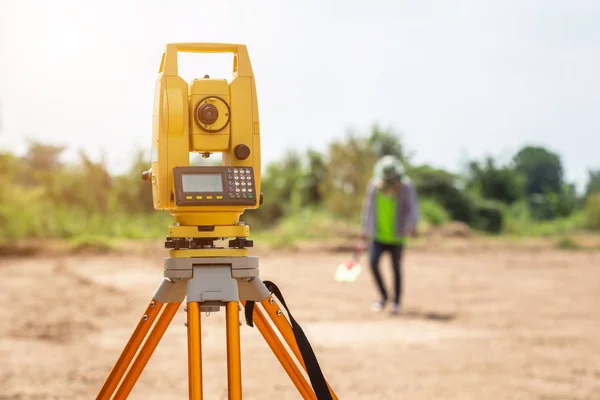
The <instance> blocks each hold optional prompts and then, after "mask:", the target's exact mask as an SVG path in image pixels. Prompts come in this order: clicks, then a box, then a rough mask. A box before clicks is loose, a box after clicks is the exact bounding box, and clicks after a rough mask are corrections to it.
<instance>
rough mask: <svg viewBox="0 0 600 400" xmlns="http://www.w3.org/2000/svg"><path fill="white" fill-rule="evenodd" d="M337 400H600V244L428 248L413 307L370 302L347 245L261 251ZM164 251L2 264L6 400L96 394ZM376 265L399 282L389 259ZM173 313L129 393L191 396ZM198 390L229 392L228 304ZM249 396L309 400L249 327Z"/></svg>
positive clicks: (412, 278) (412, 285) (415, 274)
mask: <svg viewBox="0 0 600 400" xmlns="http://www.w3.org/2000/svg"><path fill="white" fill-rule="evenodd" d="M254 253H255V254H257V255H259V257H260V269H261V276H262V278H263V279H265V280H266V279H268V280H271V281H273V282H275V283H276V284H277V285H278V286H279V287H280V289H281V290H282V292H283V294H284V296H285V298H286V301H287V303H288V305H289V307H290V309H291V312H292V314H293V315H294V317H295V318H296V319H297V320H298V321H299V322H300V324H301V325H302V327H303V328H304V331H305V332H306V333H307V335H308V337H309V339H310V341H311V344H312V346H313V348H314V350H315V352H316V354H317V357H318V359H319V362H320V365H321V367H322V369H323V371H324V373H325V376H326V378H327V380H328V381H329V383H330V384H331V386H332V387H333V388H334V390H335V392H336V394H337V395H338V397H339V398H340V399H342V400H352V399H361V400H367V399H401V398H402V399H590V400H592V399H600V252H593V251H570V252H569V251H558V250H552V249H526V248H517V247H515V248H500V247H498V248H496V247H493V248H477V247H473V249H472V250H470V249H469V246H468V245H465V246H462V247H461V248H460V249H458V250H456V249H454V250H453V249H445V248H441V247H434V246H432V247H421V248H417V249H412V250H411V251H408V252H407V253H406V257H405V262H404V278H405V280H404V289H405V295H404V312H403V314H402V315H400V316H395V317H394V316H391V315H389V313H388V312H387V311H384V312H382V313H378V314H376V313H373V312H371V310H370V305H371V302H372V301H373V300H375V298H376V293H375V290H374V285H373V282H372V278H371V275H370V271H369V270H368V269H367V268H364V267H365V266H366V260H365V259H363V260H362V262H363V271H362V274H361V275H360V276H359V278H358V280H357V281H356V282H353V283H338V282H335V281H334V279H333V276H334V272H335V268H336V267H337V265H338V264H339V263H341V262H344V261H346V260H347V258H348V257H349V254H348V253H332V252H323V251H318V250H313V251H304V252H302V251H301V252H289V253H283V252H265V251H261V250H258V249H257V250H255V251H254ZM165 255H166V253H165V252H163V251H162V250H161V249H157V248H156V247H152V246H148V247H147V248H144V249H142V251H136V252H132V253H130V254H85V253H82V254H75V255H73V254H71V255H65V254H49V255H48V254H46V255H44V254H42V255H36V256H27V257H23V256H20V257H13V258H3V259H0V273H1V276H2V283H1V285H0V288H1V290H0V321H1V322H0V361H1V362H0V399H1V400H9V399H10V400H17V399H18V400H33V399H36V400H37V399H61V400H64V399H92V398H95V396H96V394H97V393H98V391H99V389H100V387H101V386H102V384H103V382H104V380H105V379H106V377H107V375H108V373H109V371H110V369H111V368H112V366H113V364H114V362H115V361H116V360H117V358H118V356H119V354H120V352H121V350H122V348H123V346H124V345H125V343H126V342H127V340H128V338H129V336H130V335H131V333H132V331H133V328H134V327H135V325H136V324H137V322H138V320H139V318H140V316H141V314H142V313H143V311H144V309H145V308H146V306H147V304H148V302H149V300H150V298H151V296H152V294H153V292H154V290H155V288H156V286H157V285H158V284H159V282H160V281H161V279H162V257H164V256H165ZM382 268H383V270H384V272H385V276H386V278H387V282H388V286H391V280H390V278H391V274H390V271H389V269H390V268H389V261H388V259H387V258H384V261H383V264H382ZM184 321H185V313H184V311H183V307H182V308H181V309H180V310H179V312H178V313H177V315H176V316H175V319H174V320H173V323H172V324H171V325H170V327H169V329H168V330H167V332H166V334H165V336H164V337H163V339H162V341H161V342H160V344H159V346H158V348H157V349H156V351H155V353H154V355H153V356H152V358H151V359H150V362H149V363H148V365H147V366H146V368H145V370H144V372H143V374H142V375H141V377H140V379H139V381H138V383H137V385H136V386H135V388H134V390H133V392H132V394H131V396H130V397H129V398H131V399H147V400H150V399H184V398H187V347H186V340H187V339H186V328H185V326H184ZM202 338H203V357H204V363H203V371H204V377H203V381H204V398H205V399H208V400H210V399H226V398H227V389H226V388H227V375H226V371H227V369H226V361H225V360H226V358H225V327H224V312H223V311H221V312H219V313H213V314H211V315H210V316H208V317H207V316H204V315H203V328H202ZM241 340H242V344H241V345H242V370H243V393H244V399H300V398H301V397H300V395H299V394H298V392H297V391H296V389H295V387H294V386H293V384H292V382H291V380H290V379H289V378H288V377H287V375H286V374H285V372H284V371H283V369H282V368H281V366H280V365H279V363H278V361H277V359H276V358H275V356H274V355H273V353H272V352H271V351H270V350H269V348H268V346H267V345H266V343H265V341H264V340H263V338H262V336H261V335H260V334H259V332H258V331H257V329H256V328H251V327H248V326H246V325H243V326H242V327H241Z"/></svg>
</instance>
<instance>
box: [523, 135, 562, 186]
mask: <svg viewBox="0 0 600 400" xmlns="http://www.w3.org/2000/svg"><path fill="white" fill-rule="evenodd" d="M513 161H514V164H515V168H516V170H517V171H519V172H521V173H522V174H523V175H524V176H525V180H526V181H525V193H526V194H527V196H528V197H530V196H532V195H534V194H545V193H559V192H560V191H561V188H562V186H563V166H562V161H561V158H560V156H559V155H558V154H556V153H553V152H551V151H549V150H547V149H545V148H543V147H537V146H526V147H524V148H522V149H521V150H520V151H519V152H518V153H517V154H516V155H515V156H514V158H513Z"/></svg>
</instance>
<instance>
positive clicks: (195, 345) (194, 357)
mask: <svg viewBox="0 0 600 400" xmlns="http://www.w3.org/2000/svg"><path fill="white" fill-rule="evenodd" d="M187 321H188V326H187V329H188V385H189V395H190V400H202V337H201V331H202V325H201V318H200V304H199V303H196V302H192V303H188V305H187Z"/></svg>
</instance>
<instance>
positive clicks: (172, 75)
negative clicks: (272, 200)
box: [96, 43, 337, 400]
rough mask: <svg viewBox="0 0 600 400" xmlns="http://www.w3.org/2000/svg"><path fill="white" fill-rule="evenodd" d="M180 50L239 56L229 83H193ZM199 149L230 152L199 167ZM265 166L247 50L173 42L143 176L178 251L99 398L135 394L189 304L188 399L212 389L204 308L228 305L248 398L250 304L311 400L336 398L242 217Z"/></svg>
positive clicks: (237, 386) (234, 359)
mask: <svg viewBox="0 0 600 400" xmlns="http://www.w3.org/2000/svg"><path fill="white" fill-rule="evenodd" d="M178 52H192V53H233V77H232V80H231V81H230V82H228V81H227V80H226V79H215V78H210V77H209V76H207V75H205V76H204V77H203V78H198V79H193V80H192V81H191V82H189V83H186V82H185V81H184V80H183V79H182V78H181V77H180V76H179V75H178V66H177V61H178V60H177V55H178ZM191 152H195V153H199V154H202V155H203V156H204V157H206V158H208V157H209V156H210V155H211V154H213V153H222V163H221V165H220V166H190V163H189V154H190V153H191ZM260 165H261V162H260V125H259V119H258V102H257V96H256V87H255V82H254V74H253V72H252V66H251V64H250V58H249V57H248V51H247V48H246V46H245V45H241V44H223V43H170V44H167V45H166V47H165V51H164V53H163V55H162V60H161V63H160V68H159V73H158V78H157V80H156V86H155V92H154V111H153V119H152V156H151V168H150V169H149V170H147V171H144V172H143V173H142V178H143V179H144V180H146V181H148V182H149V183H151V184H152V198H153V203H154V208H155V209H156V210H167V211H168V212H169V213H170V214H171V216H172V217H173V220H174V222H173V225H172V226H170V227H169V229H168V234H167V237H166V241H165V247H166V248H167V249H169V257H166V258H165V260H164V277H163V280H162V282H160V284H159V285H158V287H157V289H156V290H155V292H154V294H153V296H152V299H151V301H150V304H149V305H148V307H147V308H146V310H145V311H144V313H143V315H142V317H141V319H140V321H139V323H138V325H137V327H136V328H135V330H134V331H133V334H132V335H131V337H130V338H129V341H128V342H127V344H126V345H125V348H124V349H123V351H122V353H121V355H120V357H119V358H118V360H117V361H116V363H115V364H114V366H113V368H112V370H111V372H110V374H109V376H108V378H107V379H106V381H105V383H104V385H103V386H102V388H101V390H100V392H99V393H98V396H97V397H96V399H97V400H107V399H126V398H127V397H128V396H129V394H130V393H131V391H132V389H133V387H134V386H135V384H136V382H137V380H138V378H139V376H140V375H141V374H142V372H143V370H144V368H145V366H146V364H147V363H148V361H149V360H150V358H151V356H152V353H153V352H154V350H155V348H156V346H157V345H158V343H159V342H160V340H161V338H162V336H163V334H164V333H165V331H166V330H167V328H168V326H169V325H170V323H171V321H172V319H173V317H174V316H175V313H176V312H177V310H178V309H179V307H180V305H181V304H182V303H183V302H184V301H185V302H186V306H185V311H186V313H187V324H186V325H187V347H188V349H187V350H188V391H189V399H190V400H201V399H202V396H203V389H202V369H203V365H202V342H201V327H202V319H201V313H202V312H216V311H219V310H220V309H221V308H225V315H226V323H225V325H226V326H225V331H226V340H227V347H226V348H227V382H228V398H229V399H230V400H239V399H241V398H242V378H241V376H242V374H241V355H240V352H241V351H240V325H241V324H240V322H239V321H240V311H241V310H242V309H243V310H244V314H245V319H246V323H247V324H248V325H249V326H254V325H256V327H257V328H258V330H259V331H260V333H261V335H262V336H263V338H264V339H265V341H266V343H267V344H268V345H269V347H270V348H271V351H272V352H273V353H274V355H275V356H276V357H277V359H278V360H279V362H280V364H281V366H282V367H283V368H284V370H285V371H286V373H287V374H288V376H289V377H290V379H291V380H292V382H293V384H294V385H295V386H296V388H297V390H298V391H299V393H300V394H301V395H302V397H303V398H304V399H316V400H322V399H326V400H332V399H336V400H337V397H336V395H335V393H334V392H333V390H332V389H331V387H330V386H329V384H328V383H327V381H326V380H325V378H324V376H323V373H322V371H321V368H320V366H319V363H318V361H317V358H316V356H315V354H314V352H313V350H312V348H311V346H310V343H309V341H308V339H307V338H306V335H305V334H304V332H303V331H302V329H301V327H300V325H299V324H298V323H297V321H296V320H295V319H294V318H293V316H292V315H291V313H290V312H289V309H288V308H287V305H286V303H285V299H284V298H283V296H282V294H281V292H280V290H279V288H278V287H277V286H276V285H275V284H274V283H273V282H269V281H264V282H263V281H262V280H261V278H260V276H259V265H258V264H259V262H258V257H255V256H249V255H248V248H250V247H252V245H253V242H252V240H249V239H248V237H249V235H250V229H249V227H248V226H247V225H245V224H244V223H242V222H240V220H239V219H240V217H241V215H242V214H243V213H244V211H245V210H250V209H257V208H258V207H259V206H260V205H261V204H262V194H261V191H260V183H261V179H260V178H261V177H260V173H261V170H260ZM219 241H228V245H227V247H219V246H218V243H217V242H219ZM280 304H281V305H282V306H283V308H285V310H286V311H287V315H288V316H287V317H286V315H285V314H284V312H283V310H282V309H281V307H280ZM261 309H262V310H261ZM263 310H264V311H263ZM271 323H272V324H271ZM277 332H279V334H280V335H281V337H282V338H283V340H284V341H285V343H286V344H287V345H288V346H289V348H290V349H291V352H292V354H293V356H294V357H295V359H296V360H297V361H298V364H300V365H301V367H302V369H300V368H299V367H298V365H297V364H296V363H295V362H294V358H292V354H290V353H289V352H288V351H287V349H286V348H285V347H284V345H283V343H282V341H281V340H280V339H279V337H278V335H277ZM306 377H308V379H307V378H306Z"/></svg>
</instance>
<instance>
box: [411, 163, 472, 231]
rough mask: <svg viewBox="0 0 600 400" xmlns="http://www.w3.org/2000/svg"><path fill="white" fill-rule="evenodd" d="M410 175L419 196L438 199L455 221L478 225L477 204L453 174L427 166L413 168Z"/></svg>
mask: <svg viewBox="0 0 600 400" xmlns="http://www.w3.org/2000/svg"><path fill="white" fill-rule="evenodd" d="M409 175H410V176H411V177H413V180H414V182H415V187H416V189H417V192H418V193H419V197H423V198H428V199H432V200H434V201H436V202H437V203H438V204H440V205H441V206H442V207H444V209H446V211H447V212H448V215H449V216H450V219H452V220H454V221H462V222H464V223H466V224H467V225H469V226H471V227H474V226H475V225H476V222H477V208H476V205H475V203H474V201H473V199H472V198H471V196H470V195H469V194H468V193H466V192H465V191H463V190H461V189H460V188H459V186H458V184H457V182H456V178H455V177H454V176H453V175H451V174H449V173H447V172H445V171H441V170H437V169H434V168H430V167H427V166H423V167H418V168H414V169H411V170H410V171H409Z"/></svg>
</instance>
